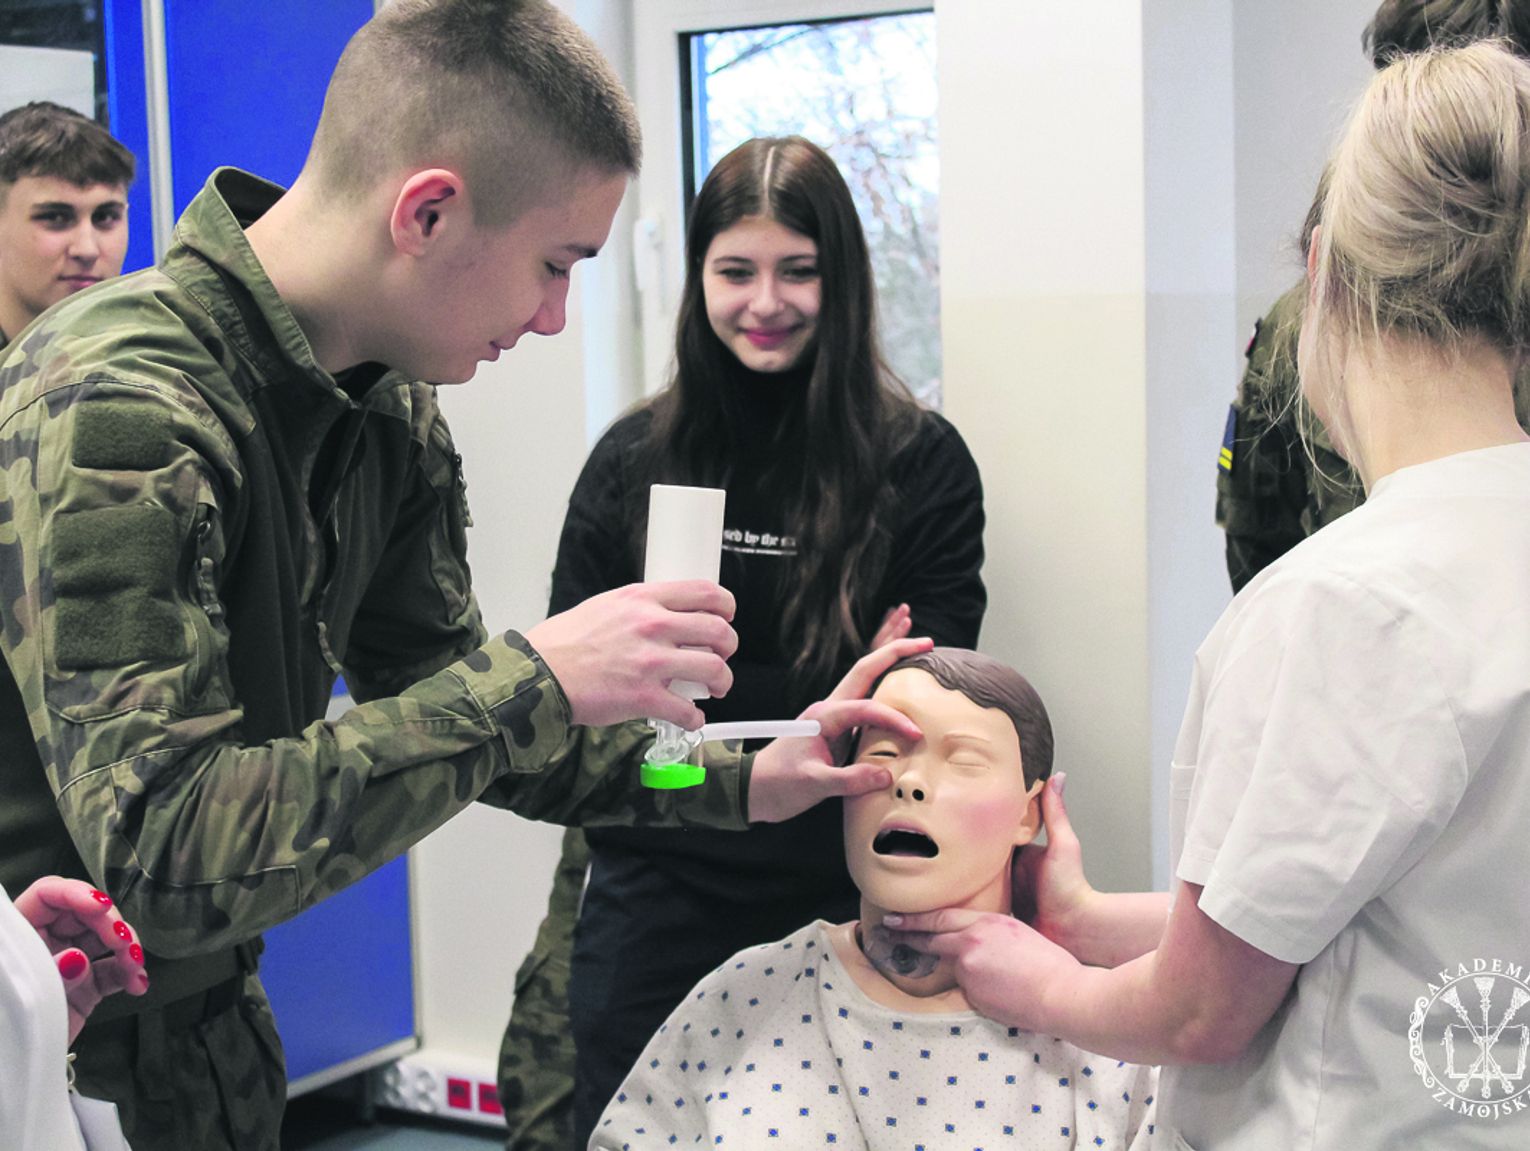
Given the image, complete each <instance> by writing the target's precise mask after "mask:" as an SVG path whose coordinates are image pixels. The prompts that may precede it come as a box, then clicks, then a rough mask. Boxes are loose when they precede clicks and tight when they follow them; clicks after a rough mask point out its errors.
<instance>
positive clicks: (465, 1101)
mask: <svg viewBox="0 0 1530 1151" xmlns="http://www.w3.org/2000/svg"><path fill="white" fill-rule="evenodd" d="M446 1105H447V1106H448V1107H450V1108H452V1109H454V1110H456V1111H471V1110H472V1109H473V1085H472V1084H471V1083H469V1082H468V1081H467V1080H466V1079H448V1080H447V1081H446Z"/></svg>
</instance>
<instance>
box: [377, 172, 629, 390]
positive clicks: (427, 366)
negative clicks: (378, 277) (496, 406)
mask: <svg viewBox="0 0 1530 1151" xmlns="http://www.w3.org/2000/svg"><path fill="white" fill-rule="evenodd" d="M626 187H627V178H626V176H625V175H608V174H606V173H586V174H585V176H584V177H583V178H582V179H580V180H579V181H577V182H576V183H575V184H574V186H573V187H572V188H571V189H565V190H564V192H563V194H561V195H558V196H556V197H548V198H547V199H546V200H544V201H543V202H541V203H539V204H537V205H535V206H533V207H531V208H528V209H527V210H526V211H524V212H522V213H521V215H520V216H519V217H517V218H516V219H515V220H514V221H513V222H511V223H510V224H508V225H506V226H504V227H498V228H494V227H481V226H478V225H476V224H467V225H466V226H465V227H464V228H462V229H461V231H460V233H459V234H458V235H457V236H455V237H453V238H452V239H451V242H450V243H448V244H446V245H443V247H442V250H440V251H439V252H437V253H435V254H434V255H433V257H432V259H431V260H430V261H429V266H428V267H422V268H420V269H419V278H418V280H417V282H416V283H415V284H414V285H413V286H412V288H411V292H410V296H411V300H412V301H413V306H411V307H410V308H409V315H408V317H407V327H408V331H407V333H399V334H398V335H402V336H403V337H404V338H402V339H398V338H395V340H394V341H393V347H392V349H391V351H390V354H389V355H388V356H386V357H385V362H387V363H388V364H389V365H390V366H392V367H395V368H399V369H401V370H403V371H405V372H407V373H409V374H410V375H413V376H416V377H417V378H419V379H423V380H429V381H430V382H432V383H440V384H456V383H462V382H463V381H465V380H468V379H470V378H471V377H472V376H473V374H474V373H475V372H476V371H477V370H478V365H479V364H480V363H481V362H483V361H490V362H492V361H494V360H497V359H499V354H500V353H501V352H503V351H508V350H509V349H511V348H513V347H515V345H516V343H517V342H518V341H519V340H520V338H521V337H522V336H524V335H526V334H528V333H531V334H534V335H538V336H551V335H556V334H557V333H558V332H561V331H562V330H563V325H564V322H565V313H564V308H565V306H566V304H567V300H568V289H569V273H570V270H571V269H572V268H573V266H574V265H575V264H576V263H578V262H579V261H580V260H583V259H589V258H591V257H593V256H594V255H595V254H596V253H597V252H599V250H600V248H601V246H602V245H603V244H604V243H605V242H606V237H607V235H609V233H610V231H611V220H612V218H613V217H614V216H615V215H616V209H617V207H618V206H619V205H620V204H621V200H622V195H623V193H624V192H625V191H626ZM459 219H460V218H459Z"/></svg>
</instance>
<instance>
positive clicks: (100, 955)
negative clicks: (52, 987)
mask: <svg viewBox="0 0 1530 1151" xmlns="http://www.w3.org/2000/svg"><path fill="white" fill-rule="evenodd" d="M15 906H16V910H17V911H19V912H21V914H22V917H23V918H24V919H26V921H27V922H28V923H30V924H31V925H32V927H33V928H34V929H35V930H36V931H37V934H38V935H40V936H41V937H42V941H43V942H44V943H45V944H47V945H48V950H49V951H51V952H53V955H54V963H55V964H57V966H58V973H59V976H60V978H62V979H63V981H64V994H65V997H66V998H67V1000H68V1003H69V1041H70V1042H71V1043H72V1042H74V1037H75V1036H76V1035H78V1034H79V1033H80V1028H82V1027H83V1026H85V1017H86V1016H88V1015H89V1014H90V1013H91V1011H92V1010H94V1008H95V1006H96V1004H97V1003H100V1002H101V1000H102V999H104V998H105V997H106V996H108V995H111V994H113V993H114V992H117V991H126V992H127V993H128V994H129V995H142V994H143V993H144V992H145V991H147V990H148V989H149V977H148V973H147V972H146V971H145V970H144V952H143V947H142V946H141V945H140V944H139V943H138V942H137V941H136V940H135V938H134V936H133V929H132V928H131V927H129V926H128V925H127V924H126V923H125V922H124V921H123V919H122V914H121V913H120V912H119V911H118V910H117V909H116V908H115V907H114V906H113V905H112V899H111V896H109V895H107V894H106V893H105V892H103V891H98V890H96V889H95V888H93V887H91V886H90V884H88V883H82V882H81V881H80V880H78V879H64V878H62V877H61V876H57V875H50V876H45V877H44V878H42V879H39V880H38V881H37V882H36V883H34V884H32V886H31V887H29V888H27V889H26V890H25V891H23V892H22V893H21V894H20V895H19V896H17V897H16V900H15Z"/></svg>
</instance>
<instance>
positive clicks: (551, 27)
mask: <svg viewBox="0 0 1530 1151" xmlns="http://www.w3.org/2000/svg"><path fill="white" fill-rule="evenodd" d="M641 152H642V145H641V136H640V133H639V130H638V123H637V112H636V110H635V109H634V108H633V106H632V101H631V99H629V98H628V96H627V93H626V91H625V90H624V89H623V88H622V85H621V82H620V81H619V80H618V79H617V77H616V73H615V72H614V71H612V69H611V66H610V64H609V63H607V61H606V59H605V57H604V56H602V55H601V54H600V50H599V49H598V48H596V47H595V44H594V42H593V41H592V40H591V39H590V38H589V36H588V35H586V34H585V33H584V32H583V31H582V30H581V29H580V28H579V27H578V25H576V24H575V23H574V22H573V21H572V20H570V19H569V18H568V17H567V16H565V15H564V14H563V13H562V12H560V11H559V10H558V9H557V8H555V7H553V5H552V4H550V3H548V2H547V0H394V2H393V3H391V4H389V5H388V6H387V7H385V8H383V9H382V10H381V11H380V12H379V13H378V14H377V15H376V16H374V17H373V18H372V19H371V20H369V21H368V22H367V23H366V24H365V25H363V26H362V28H361V29H360V31H358V32H357V33H356V35H355V36H354V37H352V38H351V42H350V43H349V44H348V45H347V46H346V49H345V52H344V53H343V54H342V55H341V57H340V62H339V63H338V64H337V65H336V66H335V74H334V76H333V77H332V78H331V79H330V83H329V91H328V92H327V93H326V94H325V97H324V111H323V114H322V115H321V116H320V119H319V127H318V130H317V131H316V133H315V135H314V142H313V149H312V151H311V153H310V155H309V164H310V165H311V166H312V168H313V169H314V175H315V176H316V177H317V180H318V183H319V186H320V188H321V189H323V190H325V191H327V192H329V193H330V194H333V195H336V196H339V197H342V198H347V199H350V198H359V197H360V196H363V195H365V194H366V193H367V192H369V191H371V189H372V188H373V187H374V186H375V185H376V184H377V182H378V181H379V180H381V179H383V178H385V177H387V176H389V175H393V174H397V173H398V172H401V171H405V170H409V169H418V168H424V167H444V168H449V169H451V170H453V171H456V172H458V173H459V174H461V175H462V177H463V179H464V180H465V181H466V182H467V185H468V188H469V190H470V193H471V196H472V203H473V205H474V208H475V218H476V219H477V220H478V221H479V222H480V223H484V224H490V225H498V224H505V223H508V222H510V221H511V220H513V219H515V218H516V217H517V216H518V215H520V213H521V212H522V211H523V210H524V209H525V208H527V207H529V206H530V205H531V204H533V203H536V202H537V201H538V200H540V199H541V198H542V197H544V196H545V195H547V194H548V192H549V191H550V190H551V189H552V188H554V187H556V185H557V184H558V183H559V182H566V181H569V180H572V179H573V178H575V176H576V175H577V174H578V171H579V169H580V168H581V167H595V168H599V169H604V170H606V171H608V172H611V173H613V174H614V173H628V174H630V173H633V172H636V171H637V167H638V163H639V160H640V158H641Z"/></svg>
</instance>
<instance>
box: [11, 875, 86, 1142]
mask: <svg viewBox="0 0 1530 1151" xmlns="http://www.w3.org/2000/svg"><path fill="white" fill-rule="evenodd" d="M68 1041H69V1015H68V1008H67V1006H66V1004H65V1002H64V984H63V981H62V980H61V979H60V978H59V974H58V969H57V968H56V967H54V965H53V957H52V956H51V955H49V954H48V948H47V947H46V946H45V945H44V943H43V941H42V940H41V939H40V938H39V937H38V935H37V932H36V931H35V930H34V929H33V927H32V925H31V924H30V923H28V922H27V921H26V920H25V919H23V918H22V915H21V912H19V911H17V910H16V907H15V905H14V904H13V903H11V899H10V896H9V895H7V894H6V892H5V889H4V888H3V887H0V1146H4V1147H15V1148H28V1149H30V1148H39V1149H42V1148H46V1149H47V1151H83V1148H84V1146H85V1144H84V1142H83V1140H82V1139H81V1137H80V1132H79V1128H78V1127H77V1126H76V1125H75V1121H74V1113H73V1111H72V1110H71V1108H70V1106H69V1095H68V1077H67V1072H66V1064H65V1062H64V1060H65V1056H66V1054H67V1049H68Z"/></svg>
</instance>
